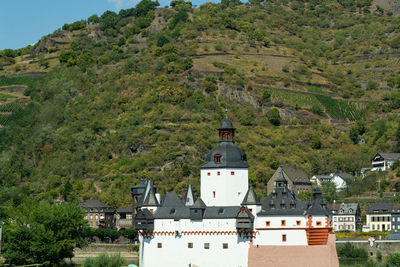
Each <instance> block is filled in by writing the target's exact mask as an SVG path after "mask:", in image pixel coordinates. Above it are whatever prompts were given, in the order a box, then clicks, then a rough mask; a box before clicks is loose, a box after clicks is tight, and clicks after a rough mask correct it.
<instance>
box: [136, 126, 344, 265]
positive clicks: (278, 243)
mask: <svg viewBox="0 0 400 267" xmlns="http://www.w3.org/2000/svg"><path fill="white" fill-rule="evenodd" d="M218 130H219V144H218V145H217V146H216V147H215V148H214V149H212V150H211V151H210V152H209V153H208V155H207V157H206V163H204V164H203V165H202V166H201V172H200V173H201V187H200V188H201V196H200V198H197V199H196V197H195V196H194V194H193V192H192V189H191V187H190V186H189V187H188V190H187V193H186V195H185V197H184V199H183V200H181V199H180V198H179V197H178V196H177V195H176V193H174V192H168V193H166V194H165V196H164V197H163V199H162V200H161V201H160V202H159V201H158V200H157V196H156V194H155V190H154V187H153V184H152V182H150V181H148V180H142V181H140V183H139V185H138V186H136V187H134V188H132V195H133V197H134V199H136V200H134V201H135V202H134V205H137V215H136V218H135V226H136V229H137V230H138V231H139V235H140V252H139V262H140V266H142V267H151V266H191V267H194V266H201V267H203V266H218V267H224V266H226V267H232V266H242V267H244V266H264V265H260V264H259V263H256V260H257V259H254V257H257V256H249V255H257V253H256V252H257V250H256V249H257V248H262V247H265V246H271V247H272V248H273V247H278V249H279V247H287V246H294V248H296V249H306V248H308V247H309V246H314V245H315V246H317V247H323V251H326V254H327V258H331V259H333V260H331V261H329V262H328V260H327V262H326V264H324V263H322V264H323V265H324V266H338V261H337V256H336V250H335V249H334V243H333V245H332V244H329V245H326V243H327V240H328V233H329V231H330V230H331V223H332V222H331V213H330V212H329V210H328V209H327V207H326V204H325V202H324V200H323V199H322V194H321V192H320V190H319V189H318V188H317V189H316V190H315V191H314V199H313V200H312V201H302V200H300V199H298V198H297V197H296V195H295V194H294V193H293V192H292V191H290V190H289V189H288V183H287V180H286V179H285V178H284V177H283V175H282V173H281V174H280V176H279V177H278V179H277V180H276V182H275V189H274V190H273V192H272V193H271V194H270V195H269V196H267V197H263V198H262V199H261V200H259V199H258V197H257V195H256V193H255V192H254V190H253V188H252V187H249V186H248V167H249V165H248V163H247V158H246V154H245V153H244V152H243V150H242V149H240V148H239V147H238V146H237V145H236V144H235V141H234V134H235V128H234V127H233V125H232V123H231V122H230V121H229V120H228V119H227V118H225V120H224V121H223V122H222V123H221V126H220V128H219V129H218ZM139 195H140V198H139V200H138V196H139ZM135 203H136V204H135ZM332 248H333V250H332ZM250 250H251V251H252V252H251V253H250ZM310 251H311V250H309V249H308V252H310ZM299 255H301V253H300V254H299ZM304 260H305V261H304V262H305V263H304V265H302V264H301V263H299V264H298V265H297V266H319V265H320V264H321V262H318V263H317V264H318V265H315V264H314V265H313V264H311V265H310V262H312V261H313V259H310V258H309V257H307V259H304ZM264 263H265V261H264ZM276 266H279V264H278V265H276Z"/></svg>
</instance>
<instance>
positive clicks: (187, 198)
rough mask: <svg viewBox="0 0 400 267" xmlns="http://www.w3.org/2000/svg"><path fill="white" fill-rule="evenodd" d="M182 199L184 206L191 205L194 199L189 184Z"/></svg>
mask: <svg viewBox="0 0 400 267" xmlns="http://www.w3.org/2000/svg"><path fill="white" fill-rule="evenodd" d="M183 201H184V202H185V206H193V204H194V202H195V201H196V197H195V196H194V194H193V190H192V186H191V185H188V188H187V190H186V194H185V198H184V199H183Z"/></svg>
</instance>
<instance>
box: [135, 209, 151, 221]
mask: <svg viewBox="0 0 400 267" xmlns="http://www.w3.org/2000/svg"><path fill="white" fill-rule="evenodd" d="M153 218H154V216H153V213H151V211H149V210H148V209H140V210H139V211H138V214H137V215H136V219H146V220H149V219H153Z"/></svg>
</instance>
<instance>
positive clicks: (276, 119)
mask: <svg viewBox="0 0 400 267" xmlns="http://www.w3.org/2000/svg"><path fill="white" fill-rule="evenodd" d="M267 117H268V120H269V122H271V123H272V124H273V125H275V126H279V125H280V124H281V117H280V116H279V110H278V109H276V108H272V109H270V110H268V112H267Z"/></svg>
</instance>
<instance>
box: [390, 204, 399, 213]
mask: <svg viewBox="0 0 400 267" xmlns="http://www.w3.org/2000/svg"><path fill="white" fill-rule="evenodd" d="M392 213H400V203H393V206H392Z"/></svg>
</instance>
